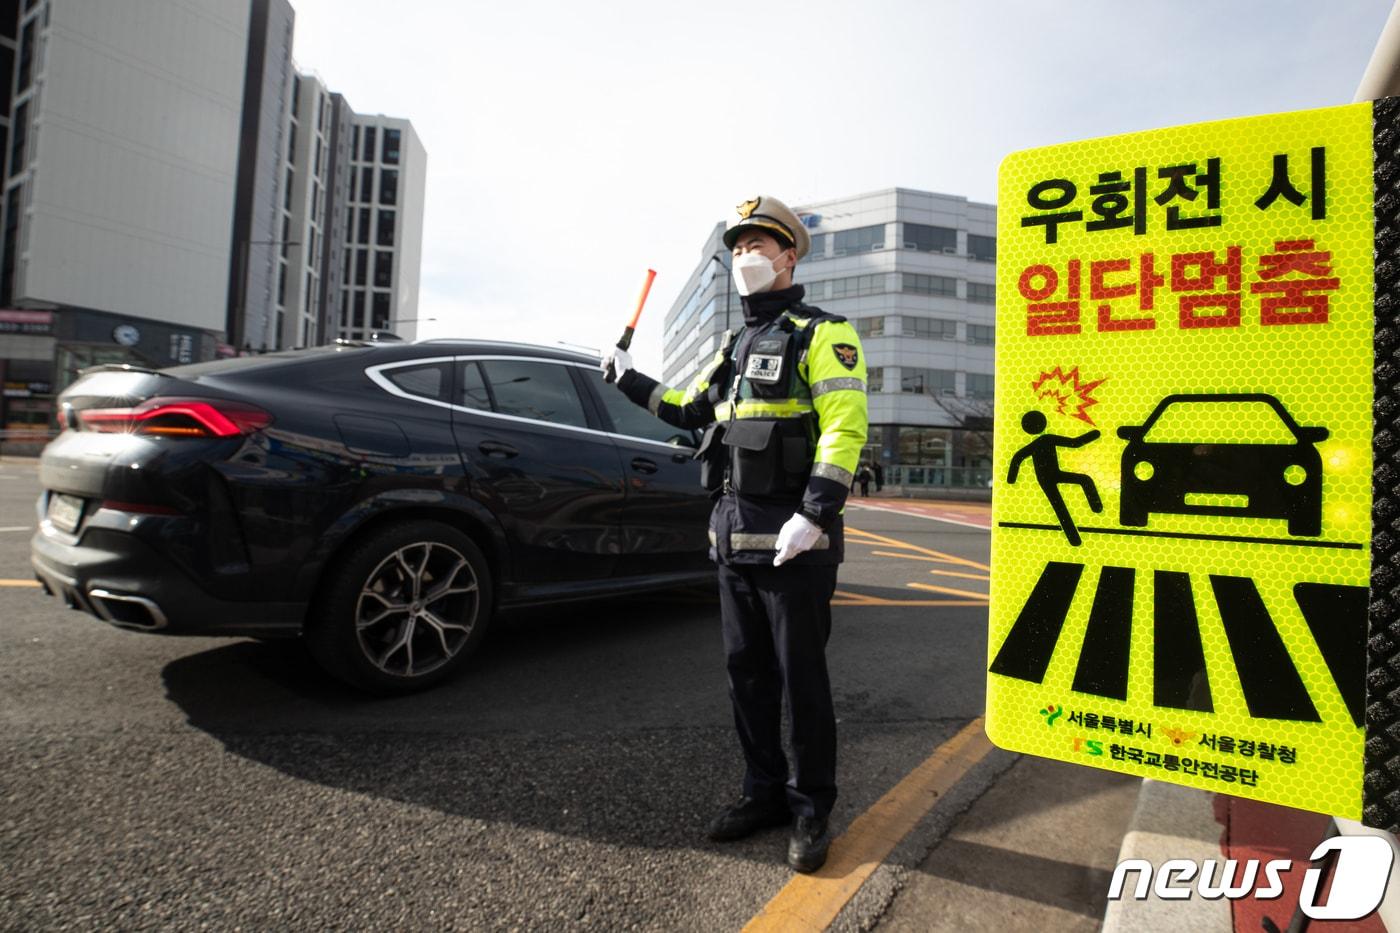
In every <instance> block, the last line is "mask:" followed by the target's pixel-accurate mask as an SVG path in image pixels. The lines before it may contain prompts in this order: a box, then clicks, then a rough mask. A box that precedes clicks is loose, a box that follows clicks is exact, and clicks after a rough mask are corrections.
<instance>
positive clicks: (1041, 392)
mask: <svg viewBox="0 0 1400 933" xmlns="http://www.w3.org/2000/svg"><path fill="white" fill-rule="evenodd" d="M1107 381H1108V380H1107V379H1095V380H1093V381H1092V382H1083V381H1081V380H1080V378H1079V367H1078V366H1076V367H1074V368H1073V369H1071V370H1069V371H1068V372H1066V371H1065V370H1063V369H1061V368H1060V367H1058V366H1056V367H1055V368H1054V369H1052V370H1050V371H1049V372H1044V371H1042V372H1041V374H1040V376H1039V377H1038V378H1036V380H1035V381H1034V382H1032V383H1031V390H1032V391H1033V392H1035V397H1036V398H1038V399H1049V400H1050V401H1052V402H1054V403H1055V411H1056V412H1058V413H1059V414H1062V415H1069V416H1070V417H1071V418H1078V419H1079V420H1080V421H1083V422H1085V423H1086V424H1093V423H1094V419H1093V418H1092V417H1090V415H1089V409H1090V408H1092V407H1094V406H1095V405H1097V404H1098V403H1099V400H1098V399H1096V398H1094V396H1093V395H1092V394H1091V393H1092V392H1093V391H1094V389H1097V388H1098V387H1099V386H1101V385H1103V384H1104V383H1105V382H1107Z"/></svg>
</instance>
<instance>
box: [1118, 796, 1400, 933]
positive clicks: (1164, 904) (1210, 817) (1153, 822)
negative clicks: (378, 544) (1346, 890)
mask: <svg viewBox="0 0 1400 933" xmlns="http://www.w3.org/2000/svg"><path fill="white" fill-rule="evenodd" d="M1330 822H1331V818H1330V817H1327V816H1323V815H1321V814H1317V813H1309V812H1306V811H1303V810H1294V809H1291V808H1289V807H1280V806H1275V805H1273V804H1267V803H1259V802H1257V801H1253V800H1243V799H1241V798H1238V797H1227V796H1224V795H1220V794H1213V793H1210V792H1208V791H1201V790H1194V789H1192V788H1188V787H1179V786H1177V785H1174V784H1164V783H1161V782H1158V781H1151V780H1144V781H1143V782H1142V789H1141V791H1140V792H1139V794H1138V801H1137V806H1136V808H1134V810H1133V818H1132V822H1131V824H1130V825H1129V827H1128V831H1127V833H1126V834H1125V835H1124V837H1123V846H1122V850H1121V851H1120V852H1119V854H1118V861H1120V862H1121V861H1122V860H1124V859H1129V858H1137V859H1144V860H1146V861H1147V862H1149V863H1151V864H1152V866H1153V867H1154V868H1160V867H1161V865H1162V863H1163V862H1165V861H1167V860H1168V859H1188V860H1190V861H1193V862H1196V863H1198V864H1199V863H1201V862H1205V861H1206V860H1213V861H1215V862H1216V863H1217V864H1221V863H1222V862H1223V860H1224V859H1235V860H1237V861H1238V862H1240V863H1244V862H1245V861H1247V860H1249V859H1258V860H1259V861H1260V862H1261V863H1262V862H1267V861H1269V860H1270V859H1288V860H1290V861H1291V862H1292V863H1293V868H1292V870H1290V871H1287V872H1283V873H1282V875H1281V880H1282V881H1283V884H1284V892H1283V894H1282V895H1281V896H1279V897H1277V898H1273V899H1270V900H1259V899H1258V898H1255V897H1246V898H1241V899H1239V900H1235V901H1229V900H1225V899H1224V898H1221V899H1219V900H1206V899H1205V898H1202V897H1201V896H1200V895H1199V894H1198V893H1196V892H1194V891H1193V892H1192V894H1191V896H1190V897H1189V898H1186V899H1180V900H1163V899H1161V898H1159V897H1157V896H1156V895H1155V894H1153V893H1149V895H1148V897H1147V899H1146V900H1142V901H1138V900H1134V899H1132V897H1131V894H1129V896H1126V897H1124V898H1122V899H1121V900H1117V901H1110V902H1108V908H1107V911H1106V912H1105V915H1104V925H1103V929H1104V931H1105V933H1138V931H1141V930H1152V931H1154V933H1158V931H1160V933H1177V931H1180V933H1231V931H1234V930H1239V931H1241V933H1245V931H1248V933H1255V931H1259V930H1265V929H1267V927H1266V926H1265V925H1264V922H1265V920H1268V921H1270V922H1271V923H1272V924H1273V925H1274V927H1275V928H1276V929H1278V930H1287V929H1289V925H1290V923H1292V922H1293V919H1294V913H1295V911H1296V910H1297V907H1298V896H1299V892H1300V891H1301V889H1302V883H1303V877H1304V874H1305V872H1306V870H1307V869H1308V868H1310V867H1312V863H1311V862H1310V861H1309V860H1308V857H1309V856H1310V855H1311V854H1312V851H1313V849H1314V847H1316V846H1317V844H1318V843H1319V842H1321V841H1322V839H1323V838H1324V835H1325V834H1326V833H1327V829H1328V824H1329V823H1330ZM1218 870H1219V869H1217V871H1218ZM1137 876H1138V873H1137V872H1133V873H1131V874H1130V875H1129V877H1128V884H1127V885H1126V886H1125V887H1126V888H1127V889H1128V890H1129V891H1131V889H1132V887H1133V885H1134V884H1135V882H1136V879H1137ZM1393 877H1394V876H1392V878H1393ZM1217 880H1218V876H1217ZM1189 883H1191V882H1187V883H1178V884H1177V885H1176V886H1177V887H1186V886H1187V884H1189ZM1263 883H1264V881H1263V878H1262V877H1261V878H1260V881H1259V884H1261V885H1262V884H1263ZM1307 929H1308V930H1309V931H1311V933H1321V931H1324V930H1335V931H1341V930H1347V931H1355V933H1384V931H1385V929H1386V928H1385V925H1384V924H1383V923H1382V922H1381V920H1380V917H1379V915H1377V914H1373V915H1371V916H1370V917H1367V918H1365V919H1363V920H1359V921H1347V922H1342V921H1323V920H1312V921H1309V922H1308V926H1307Z"/></svg>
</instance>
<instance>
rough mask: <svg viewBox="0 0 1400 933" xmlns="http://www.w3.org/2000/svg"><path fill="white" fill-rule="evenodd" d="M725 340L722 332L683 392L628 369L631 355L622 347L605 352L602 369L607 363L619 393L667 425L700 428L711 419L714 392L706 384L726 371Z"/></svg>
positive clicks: (715, 382) (719, 382)
mask: <svg viewBox="0 0 1400 933" xmlns="http://www.w3.org/2000/svg"><path fill="white" fill-rule="evenodd" d="M729 341H730V335H729V334H728V333H726V334H725V336H724V339H723V340H722V341H721V343H720V348H719V351H718V352H717V353H716V354H715V356H714V358H713V359H711V360H710V361H709V362H708V363H706V364H705V365H704V366H703V367H701V369H700V372H698V373H696V374H695V378H694V379H692V380H691V381H690V385H689V386H688V387H687V388H686V389H685V390H684V391H682V390H680V389H673V388H671V387H670V386H667V385H663V384H662V383H660V382H657V381H656V380H655V379H653V378H651V377H650V376H646V375H643V374H642V373H639V372H637V371H636V370H635V369H633V368H632V358H631V356H629V355H628V354H627V353H626V351H624V350H612V351H609V352H608V354H607V355H605V356H604V357H603V362H602V368H603V371H604V372H607V368H608V366H609V364H611V365H612V366H613V368H614V369H615V371H616V372H617V387H618V388H619V389H621V390H622V392H623V394H624V395H626V396H627V397H628V398H629V399H631V400H632V401H633V402H635V403H636V404H638V405H640V406H642V407H643V408H645V409H646V410H647V411H649V412H651V413H652V414H653V415H655V416H656V417H658V418H660V419H661V420H662V421H664V422H666V423H667V424H672V425H675V426H676V427H678V428H684V429H687V430H688V429H691V428H703V427H704V426H705V425H707V424H709V423H710V422H711V421H714V420H715V406H714V395H715V394H714V393H711V392H710V387H711V386H714V385H722V383H723V379H722V378H717V377H723V375H724V373H725V372H727V371H728V367H727V366H725V363H726V361H727V359H728V348H729ZM624 357H625V358H624Z"/></svg>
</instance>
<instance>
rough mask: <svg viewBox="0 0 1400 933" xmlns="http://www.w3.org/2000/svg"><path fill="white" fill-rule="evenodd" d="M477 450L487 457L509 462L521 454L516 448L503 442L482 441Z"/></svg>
mask: <svg viewBox="0 0 1400 933" xmlns="http://www.w3.org/2000/svg"><path fill="white" fill-rule="evenodd" d="M476 449H477V450H479V451H481V452H482V453H484V454H485V455H486V456H488V457H494V458H496V459H497V460H509V459H510V458H511V457H514V456H515V455H516V454H518V453H520V451H518V450H516V449H515V448H514V447H512V446H510V445H509V444H506V443H503V442H501V441H482V442H481V443H480V444H478V445H477V447H476Z"/></svg>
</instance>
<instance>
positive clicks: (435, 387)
mask: <svg viewBox="0 0 1400 933" xmlns="http://www.w3.org/2000/svg"><path fill="white" fill-rule="evenodd" d="M381 372H382V373H383V374H384V378H385V379H388V380H389V381H390V382H392V383H393V384H394V385H395V386H397V387H398V388H399V389H400V390H401V391H403V392H406V393H408V394H409V395H412V396H416V397H417V398H426V399H432V400H433V401H435V402H442V401H446V400H447V367H446V366H444V365H443V364H442V363H424V364H423V365H421V366H395V367H393V368H392V369H385V370H381Z"/></svg>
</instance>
